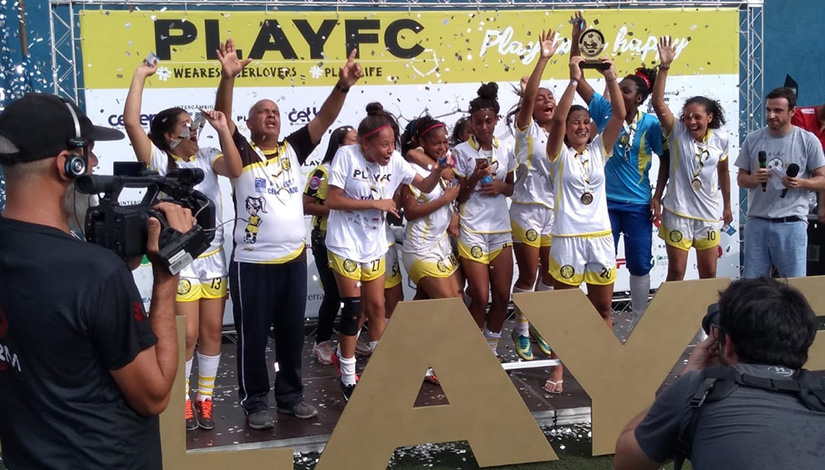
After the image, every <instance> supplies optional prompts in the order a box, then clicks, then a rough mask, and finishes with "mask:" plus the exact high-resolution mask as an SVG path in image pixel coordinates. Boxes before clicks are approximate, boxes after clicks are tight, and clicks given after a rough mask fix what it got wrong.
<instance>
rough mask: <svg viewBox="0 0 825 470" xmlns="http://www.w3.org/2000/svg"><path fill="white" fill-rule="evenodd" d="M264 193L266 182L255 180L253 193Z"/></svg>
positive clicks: (260, 179) (261, 179)
mask: <svg viewBox="0 0 825 470" xmlns="http://www.w3.org/2000/svg"><path fill="white" fill-rule="evenodd" d="M265 191H266V180H265V179H263V178H255V192H256V193H262V192H265Z"/></svg>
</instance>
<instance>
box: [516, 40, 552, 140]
mask: <svg viewBox="0 0 825 470" xmlns="http://www.w3.org/2000/svg"><path fill="white" fill-rule="evenodd" d="M557 38H558V34H557V33H555V32H553V30H552V29H548V30H547V31H546V32H545V31H542V32H541V35H540V36H539V47H540V48H541V52H540V53H539V59H538V61H537V62H536V67H535V68H534V69H533V73H532V74H531V75H530V78H529V79H528V80H527V85H526V86H525V87H524V94H523V95H522V96H521V107H520V108H519V111H518V114H517V115H516V127H518V129H519V130H520V131H523V130H525V129H527V126H528V125H530V120H531V119H532V118H533V106H534V105H535V104H536V95H537V94H538V91H539V83H541V76H542V75H543V74H544V69H545V68H546V67H547V62H548V61H549V60H550V58H551V57H553V54H555V53H556V39H557Z"/></svg>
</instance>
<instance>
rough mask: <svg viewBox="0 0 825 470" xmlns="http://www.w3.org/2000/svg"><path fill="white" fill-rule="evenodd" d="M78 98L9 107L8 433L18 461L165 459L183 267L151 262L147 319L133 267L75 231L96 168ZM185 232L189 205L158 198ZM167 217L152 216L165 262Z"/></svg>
mask: <svg viewBox="0 0 825 470" xmlns="http://www.w3.org/2000/svg"><path fill="white" fill-rule="evenodd" d="M121 138H123V134H122V133H120V132H119V131H116V130H113V129H106V128H103V127H98V126H93V125H92V123H91V121H90V120H89V118H87V117H86V115H85V114H83V112H82V111H80V110H79V109H78V108H77V106H75V105H74V103H71V102H69V101H65V100H63V99H61V98H58V97H57V96H52V95H45V94H39V93H30V94H27V95H26V96H24V97H23V98H21V99H19V100H16V101H14V102H12V103H11V104H9V105H8V106H7V107H6V109H5V111H3V113H2V114H0V165H2V170H3V173H4V174H5V176H6V190H7V202H6V206H5V209H4V211H3V214H2V217H0V351H2V353H3V354H2V355H0V439H2V450H3V463H4V464H6V465H8V467H9V468H10V469H20V468H39V469H52V468H55V469H56V468H65V469H69V468H84V469H91V468H95V469H97V468H100V469H103V468H106V469H110V468H123V469H126V468H128V469H133V468H140V469H156V468H161V466H162V464H161V449H160V433H159V428H158V417H157V414H159V413H160V412H161V411H163V409H164V408H165V407H166V404H167V403H168V401H169V395H170V391H171V388H172V383H173V381H174V378H175V372H176V370H177V365H178V345H177V333H176V328H175V317H174V302H175V291H176V287H177V276H172V275H170V274H169V273H168V272H166V271H165V269H164V268H163V266H162V264H161V263H160V262H159V261H158V262H155V263H153V270H154V286H153V290H152V299H153V300H152V306H151V310H150V312H149V315H148V318H147V314H146V312H145V310H144V308H143V303H142V300H141V297H140V295H139V293H138V290H137V288H136V286H135V283H134V281H133V278H132V275H131V273H130V272H129V269H128V267H127V266H126V263H125V262H124V261H123V260H122V259H120V258H119V257H118V256H117V255H115V254H114V253H113V252H111V251H109V250H107V249H104V248H102V247H100V246H97V245H94V244H91V243H85V242H83V241H80V240H79V239H77V238H76V237H73V236H72V234H71V232H70V230H69V225H68V220H67V218H68V214H69V211H70V209H71V204H70V202H71V199H72V197H73V196H74V181H75V178H76V177H78V176H80V175H82V174H84V173H87V172H89V171H90V169H91V168H93V167H94V166H95V165H96V164H97V157H96V156H95V154H94V153H93V152H92V148H93V147H94V141H96V140H117V139H121ZM156 208H157V209H159V210H161V211H162V212H163V213H164V214H165V216H166V218H167V220H168V222H169V224H170V225H171V226H172V227H173V228H175V229H177V230H179V231H183V232H185V231H187V230H188V229H189V227H191V226H192V221H193V219H192V216H191V213H189V210H188V209H182V208H180V207H179V206H177V205H174V204H169V203H164V204H159V205H158V206H157V207H156ZM159 234H160V223H159V222H158V221H157V220H156V219H154V218H152V219H149V222H148V237H147V252H148V253H147V254H148V256H149V258H150V259H151V260H153V261H157V253H158V236H159Z"/></svg>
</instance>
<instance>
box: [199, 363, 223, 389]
mask: <svg viewBox="0 0 825 470" xmlns="http://www.w3.org/2000/svg"><path fill="white" fill-rule="evenodd" d="M220 362H221V355H220V354H218V355H217V356H204V355H203V354H201V353H198V400H206V399H210V400H211V399H212V389H214V388H215V377H216V376H217V375H218V365H219V364H220Z"/></svg>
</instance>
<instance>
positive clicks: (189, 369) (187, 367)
mask: <svg viewBox="0 0 825 470" xmlns="http://www.w3.org/2000/svg"><path fill="white" fill-rule="evenodd" d="M194 360H195V358H194V357H193V358H191V359H189V360H188V361H186V365H185V366H184V368H183V370H184V372H183V373H184V374H186V375H184V377H186V385H185V386H184V389H185V390H186V399H187V400H188V399H189V376H190V375H192V361H194Z"/></svg>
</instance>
